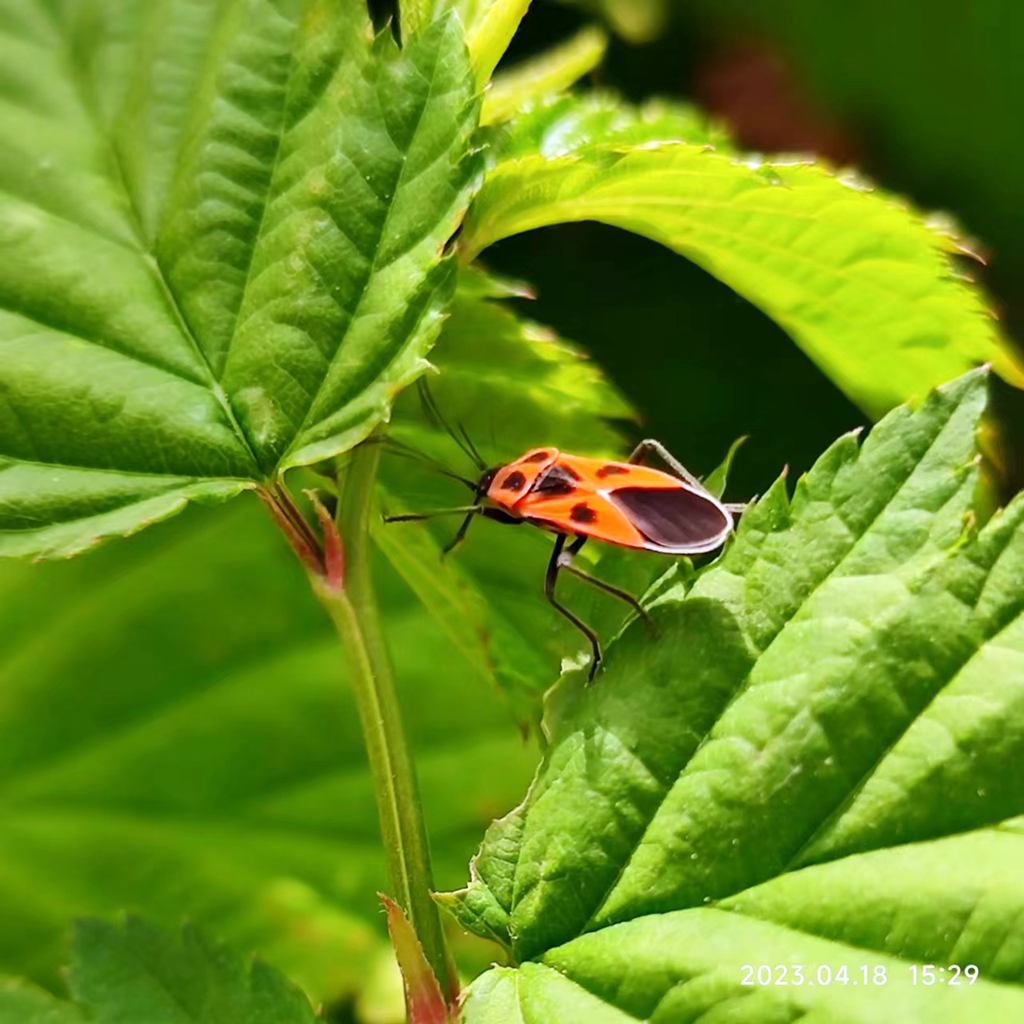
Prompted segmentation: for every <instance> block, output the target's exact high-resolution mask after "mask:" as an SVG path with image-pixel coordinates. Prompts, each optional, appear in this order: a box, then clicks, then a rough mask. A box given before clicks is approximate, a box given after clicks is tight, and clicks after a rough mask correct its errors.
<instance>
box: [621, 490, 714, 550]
mask: <svg viewBox="0 0 1024 1024" xmlns="http://www.w3.org/2000/svg"><path fill="white" fill-rule="evenodd" d="M607 497H608V501H609V502H610V503H611V504H613V505H614V506H615V507H616V508H618V509H620V510H621V511H622V512H623V514H624V515H625V516H626V517H627V518H628V519H629V521H630V523H632V525H633V526H634V527H635V528H636V529H637V530H638V531H639V532H640V533H641V534H642V535H643V536H644V538H645V539H646V540H647V541H648V542H649V543H648V544H647V545H645V546H646V547H650V548H652V549H653V550H657V551H673V552H678V553H680V554H700V553H701V552H703V551H714V550H715V548H718V547H721V545H722V544H723V543H724V542H725V539H726V537H728V536H729V533H730V532H731V531H732V517H731V516H730V515H729V513H728V512H727V511H726V509H724V508H722V506H721V505H719V504H718V502H717V501H715V500H714V499H712V498H710V497H708V496H707V495H705V494H702V493H700V492H698V491H694V490H691V489H690V488H689V487H687V486H686V485H685V484H681V485H680V486H678V487H672V488H668V487H659V488H652V487H633V486H629V487H617V488H616V489H615V490H613V491H610V492H609V493H608V496H607Z"/></svg>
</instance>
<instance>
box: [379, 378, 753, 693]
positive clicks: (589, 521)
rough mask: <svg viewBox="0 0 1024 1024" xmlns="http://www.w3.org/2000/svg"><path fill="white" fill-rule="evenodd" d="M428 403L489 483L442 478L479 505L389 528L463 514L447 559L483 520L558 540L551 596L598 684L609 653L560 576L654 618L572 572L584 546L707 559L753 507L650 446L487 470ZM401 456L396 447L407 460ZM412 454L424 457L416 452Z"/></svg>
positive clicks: (552, 452)
mask: <svg viewBox="0 0 1024 1024" xmlns="http://www.w3.org/2000/svg"><path fill="white" fill-rule="evenodd" d="M421 397H422V398H423V404H424V407H425V409H426V410H427V413H428V415H429V416H430V418H431V419H433V420H434V421H435V422H436V423H438V424H439V425H440V426H442V427H443V428H444V429H445V430H446V431H447V433H448V434H449V435H450V436H451V437H452V439H453V440H454V441H455V442H456V444H458V446H459V447H460V448H461V449H462V450H463V451H464V452H465V453H466V455H467V456H468V457H469V458H470V459H471V460H472V461H473V462H474V463H475V464H476V465H477V467H478V468H479V469H480V470H481V472H482V475H481V476H480V478H479V480H477V481H475V482H474V481H472V480H469V479H467V478H465V477H462V476H459V475H457V474H455V473H452V472H450V471H448V470H447V469H442V472H444V473H445V474H446V475H447V476H451V477H454V478H455V479H456V480H459V481H460V482H462V483H463V484H465V485H466V486H467V487H469V488H471V489H472V491H473V503H472V504H471V505H464V506H461V507H459V508H450V509H440V510H438V511H435V512H416V513H409V514H404V515H388V516H385V517H384V521H385V522H388V523H401V522H412V521H418V520H424V519H433V518H434V517H435V516H441V515H457V514H460V513H461V514H462V515H463V516H464V518H463V520H462V525H461V526H460V527H459V529H458V531H457V532H456V534H455V536H454V538H453V539H452V541H451V542H450V543H449V544H448V545H447V546H446V547H445V549H444V551H445V554H447V553H448V552H449V551H451V550H452V549H453V548H454V547H455V546H456V545H457V544H459V543H460V542H461V541H462V540H463V538H464V537H465V536H466V532H467V531H468V529H469V526H470V524H471V523H472V521H473V520H474V519H475V518H476V517H477V516H483V517H484V518H487V519H493V520H496V521H497V522H499V523H506V524H509V525H514V526H518V525H521V524H523V523H529V524H531V525H532V526H538V527H540V528H541V529H543V530H547V531H549V532H551V533H554V534H555V535H556V536H555V546H554V549H553V550H552V552H551V558H550V560H549V562H548V568H547V574H546V575H545V578H544V593H545V595H546V596H547V599H548V601H550V602H551V604H552V605H553V606H554V607H555V608H556V609H557V610H558V611H559V612H560V613H561V614H562V615H564V616H565V618H567V619H568V620H569V621H570V622H571V623H572V624H573V625H574V626H575V627H576V628H577V629H578V630H579V631H580V632H581V633H582V634H583V635H584V636H585V637H586V638H587V640H588V641H589V642H590V647H591V650H592V652H593V656H592V659H591V663H590V675H589V678H590V679H593V678H594V674H595V673H596V672H597V669H598V666H599V665H600V664H601V644H600V641H599V640H598V637H597V634H596V633H595V632H594V630H593V629H591V628H590V627H589V626H588V625H587V624H586V623H585V622H583V620H582V619H580V618H578V617H577V616H576V615H574V614H573V612H571V611H570V610H569V609H568V608H566V607H565V606H564V605H563V604H561V603H560V602H559V601H558V598H557V597H556V595H555V585H556V583H557V581H558V574H559V573H560V572H561V571H562V570H564V571H566V572H568V573H571V574H572V575H573V576H576V577H578V578H579V579H581V580H584V581H586V582H587V583H590V584H592V585H593V586H595V587H598V588H600V589H601V590H603V591H605V592H606V593H608V594H611V595H613V596H614V597H617V598H620V599H621V600H623V601H625V602H626V603H627V604H629V605H630V606H631V607H632V608H633V609H635V611H636V612H637V613H638V614H639V615H641V616H642V617H643V618H645V619H646V618H647V613H646V612H645V610H644V609H643V607H642V606H641V605H640V602H639V601H638V600H637V599H636V598H635V597H633V595H632V594H630V593H628V592H627V591H625V590H622V589H620V588H619V587H616V586H613V585H612V584H610V583H606V582H605V581H604V580H601V579H598V578H597V577H596V576H592V575H590V574H589V573H587V572H584V571H583V570H582V569H580V568H579V567H578V566H576V565H575V564H574V563H573V558H574V556H575V555H577V554H578V553H579V551H580V549H581V548H582V547H583V545H584V544H586V542H587V541H588V540H590V539H591V538H593V539H594V540H600V541H604V542H605V543H607V544H617V545H619V546H620V547H625V548H636V549H639V550H643V551H655V552H658V553H660V554H665V555H699V554H706V553H708V552H711V551H715V550H717V549H718V548H720V547H721V546H722V545H723V544H724V543H725V541H726V539H727V538H728V536H729V534H730V533H731V532H732V530H733V516H734V515H736V514H738V513H740V512H741V511H742V510H743V508H744V507H745V506H744V505H742V504H740V505H732V504H726V503H723V502H721V501H719V500H718V498H716V497H715V496H714V495H713V494H711V493H710V492H709V491H708V490H707V489H706V488H705V487H704V485H703V484H702V483H701V482H700V480H698V479H697V478H696V477H695V476H694V475H693V474H692V473H690V472H689V470H687V469H686V467H685V466H683V465H682V464H681V463H680V462H679V461H678V460H677V459H676V458H675V457H674V456H673V455H672V454H671V453H670V452H669V451H668V450H667V449H666V448H665V447H664V445H662V444H661V443H660V442H658V441H654V440H650V439H649V440H646V441H641V442H640V443H639V444H638V445H637V446H636V448H634V449H633V452H632V454H631V455H630V456H629V458H628V459H627V460H626V461H625V462H613V461H609V460H607V459H594V458H586V457H584V456H580V455H569V454H567V453H565V452H562V451H559V450H558V449H557V448H554V447H546V448H534V449H532V450H531V451H528V452H527V453H526V454H525V455H521V456H520V457H519V458H518V459H515V460H514V461H512V462H509V463H507V464H506V465H503V466H496V467H493V468H487V465H486V463H485V462H484V460H483V458H482V457H481V456H480V453H479V452H478V451H477V450H476V447H475V446H474V445H473V443H472V442H471V441H470V439H469V437H468V435H467V434H466V432H465V430H461V431H460V433H456V432H455V431H454V430H452V429H451V427H450V426H449V425H448V424H447V422H446V421H445V420H444V419H443V418H442V417H441V414H440V412H438V410H437V407H436V406H435V404H434V402H433V398H432V397H431V396H430V394H429V392H428V391H427V390H426V389H425V388H421ZM403 447H404V446H401V445H399V446H398V448H399V450H401V449H402V448H403ZM405 453H406V454H419V453H415V452H414V451H412V450H411V449H408V448H406V449H405ZM651 455H656V456H657V457H658V458H660V459H661V461H662V462H663V463H664V464H665V465H666V466H667V467H668V470H669V472H665V471H664V470H660V469H654V468H653V467H651V466H645V465H643V462H644V460H645V459H647V458H648V457H649V456H651ZM428 461H433V460H428Z"/></svg>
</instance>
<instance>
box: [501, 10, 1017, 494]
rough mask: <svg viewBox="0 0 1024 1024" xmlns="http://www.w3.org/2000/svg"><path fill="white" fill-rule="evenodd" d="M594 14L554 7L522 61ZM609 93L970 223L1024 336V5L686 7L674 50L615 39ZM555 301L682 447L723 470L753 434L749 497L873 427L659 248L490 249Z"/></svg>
mask: <svg viewBox="0 0 1024 1024" xmlns="http://www.w3.org/2000/svg"><path fill="white" fill-rule="evenodd" d="M588 20H590V19H589V15H588V12H587V11H586V10H585V9H583V8H580V7H568V6H561V5H559V4H556V3H552V2H535V3H534V5H533V7H532V8H531V10H530V12H529V14H528V15H527V17H526V20H525V22H524V24H523V27H522V29H521V31H520V34H519V36H518V37H517V39H516V42H515V44H514V48H513V51H512V54H511V57H512V58H513V59H514V58H515V57H518V56H524V55H527V54H529V53H531V52H534V51H536V50H538V49H542V48H545V47H547V46H550V45H552V43H553V42H555V41H556V40H558V39H561V38H563V37H564V36H566V35H568V34H569V33H571V32H572V31H573V30H574V29H576V28H577V27H579V26H580V25H581V24H584V23H585V22H587V21H588ZM596 83H597V84H599V85H603V86H606V87H609V88H613V89H615V90H617V91H619V92H622V93H624V94H625V95H627V96H629V97H631V98H634V99H640V98H644V97H648V96H651V95H663V96H673V97H676V98H681V99H684V100H689V101H692V102H695V103H697V104H699V105H700V106H702V107H704V108H705V109H709V110H710V111H712V112H713V113H714V114H715V115H716V116H717V117H719V118H720V119H722V120H723V121H725V122H726V123H728V124H729V125H730V126H731V128H732V130H733V132H734V133H735V134H736V135H737V137H738V139H739V142H740V143H741V145H743V146H744V147H745V148H748V149H752V150H757V151H761V152H766V153H771V152H789V153H792V152H815V153H818V154H820V155H822V156H824V157H826V158H828V159H830V160H831V161H833V162H835V163H837V164H839V165H842V166H846V165H851V166H856V167H857V168H859V169H860V170H862V171H863V172H864V173H866V174H867V175H868V177H869V178H871V179H873V180H875V181H876V182H878V183H879V184H880V185H882V186H884V187H885V188H886V189H889V190H893V191H897V192H901V193H904V194H906V195H907V196H909V197H910V198H911V199H912V200H913V201H914V202H915V203H916V204H918V205H919V206H921V207H922V208H923V209H925V210H929V211H931V210H939V211H943V212H948V213H950V214H952V216H953V217H954V219H955V220H956V221H957V222H958V223H959V225H960V226H961V228H962V229H963V230H964V231H965V232H966V233H967V235H968V236H969V237H970V238H972V239H976V240H977V246H978V248H979V250H980V251H981V252H982V253H984V255H985V258H986V261H987V266H984V267H983V266H981V265H980V264H974V263H970V264H968V263H966V261H965V263H964V266H963V267H962V269H963V270H964V271H965V272H968V273H970V274H971V276H973V277H975V278H976V279H978V280H980V282H981V283H982V284H983V286H984V287H985V289H986V291H987V293H988V296H989V304H990V306H991V307H992V308H994V309H995V310H996V311H997V313H998V315H999V317H1000V319H1001V321H1002V323H1003V326H1004V328H1005V330H1006V331H1007V333H1009V334H1010V335H1011V336H1012V337H1017V338H1020V337H1021V336H1022V334H1024V331H1022V327H1024V308H1022V304H1021V297H1020V294H1019V287H1018V281H1019V279H1020V275H1021V272H1022V270H1024V223H1022V221H1024V202H1022V200H1024V186H1022V184H1021V168H1022V167H1024V117H1022V104H1024V5H1021V4H1017V3H1015V2H1014V0H971V2H969V3H964V2H962V0H961V2H954V0H930V2H925V0H909V2H908V0H903V2H901V3H895V4H894V3H891V2H888V3H883V2H882V0H858V3H856V4H823V3H821V2H820V0H761V2H759V3H756V4H755V3H750V2H739V0H715V2H711V0H685V2H684V0H671V2H670V4H669V5H668V17H667V20H666V23H665V25H664V26H663V29H662V30H661V31H659V33H658V34H657V36H656V37H655V38H653V39H651V40H648V41H645V42H637V41H635V40H634V41H628V40H624V39H622V38H619V37H616V38H614V39H613V41H612V44H611V49H610V52H609V55H608V59H607V61H606V62H605V65H604V67H603V68H602V69H601V70H600V72H599V74H598V75H597V76H596ZM484 259H485V262H487V263H488V264H489V265H490V266H492V267H493V268H494V269H496V270H499V271H503V272H507V273H511V274H514V275H518V276H522V277H525V278H527V279H528V280H530V281H531V282H532V283H533V284H534V285H535V286H536V289H537V292H538V298H537V300H536V301H535V302H530V303H524V305H523V312H524V313H525V314H526V315H529V316H532V317H534V318H535V319H537V320H539V321H541V322H542V323H546V324H550V325H551V326H553V327H555V328H556V329H557V330H558V331H560V332H561V333H562V334H564V335H565V336H566V337H568V338H570V339H573V340H575V341H578V342H580V343H582V344H583V345H584V346H585V347H586V348H587V349H588V350H589V351H590V353H591V354H592V355H593V357H594V358H595V359H597V360H598V361H599V362H600V363H601V364H602V365H603V366H604V367H605V368H606V369H607V370H608V371H609V372H610V374H611V376H612V377H613V379H614V380H615V381H616V382H617V383H618V384H619V386H620V387H621V388H622V389H623V390H624V391H625V392H626V394H627V396H628V397H629V398H630V399H631V401H632V402H633V403H634V404H635V405H636V407H637V408H638V409H639V410H640V411H641V413H642V415H643V418H644V420H643V424H642V427H641V428H640V432H642V433H647V434H652V435H654V436H657V437H659V438H661V439H662V440H664V441H665V442H666V443H667V444H668V445H669V447H671V448H672V449H673V450H674V451H675V452H676V453H677V454H678V455H679V456H680V457H681V458H682V459H683V460H684V461H686V462H687V463H688V464H690V465H691V466H692V467H693V468H694V469H695V470H696V471H698V472H705V471H707V470H708V469H710V468H711V467H712V466H713V465H715V464H716V463H717V462H718V460H719V459H720V458H721V456H722V454H723V452H724V451H725V449H726V447H727V446H728V445H729V443H730V442H731V441H732V440H733V439H734V438H735V437H737V436H738V435H741V434H749V435H750V438H751V439H750V441H749V442H748V444H747V446H746V448H745V450H744V451H743V453H742V454H741V455H740V457H739V459H738V460H737V464H736V467H735V471H734V474H733V486H731V487H730V495H731V496H733V497H735V498H740V497H742V496H744V495H747V494H750V493H756V492H760V491H763V490H764V489H765V488H766V487H767V485H768V483H769V482H770V481H771V479H772V478H773V477H774V476H775V474H776V473H777V472H778V470H779V469H780V468H781V467H782V466H783V465H784V464H789V465H790V466H791V468H792V469H793V470H794V471H797V472H799V471H802V470H804V469H806V468H807V467H808V466H809V465H810V463H811V462H812V461H813V459H814V458H815V457H816V456H817V455H818V454H819V453H820V452H821V451H822V450H823V449H824V448H825V447H826V446H827V445H828V444H829V443H830V442H831V441H832V440H833V439H834V438H835V437H836V435H838V434H839V433H841V432H842V431H844V430H847V429H849V428H851V427H854V426H857V425H859V424H862V423H864V422H866V420H867V417H866V416H865V415H864V414H863V413H862V412H861V411H860V410H859V409H857V408H856V407H855V406H853V405H852V404H851V403H850V402H849V401H848V400H847V399H846V398H845V397H844V396H843V395H842V394H841V393H840V392H839V391H838V390H837V389H836V388H835V386H834V385H832V384H831V382H830V381H829V380H828V379H827V378H826V377H825V376H824V375H823V374H822V373H821V372H820V371H819V370H818V369H817V367H816V366H815V365H814V364H813V363H812V362H811V361H810V360H809V359H808V358H807V357H806V356H804V354H803V353H802V352H801V351H800V350H799V349H798V348H797V347H796V346H795V345H794V344H793V342H791V341H790V340H789V338H788V337H787V336H786V335H785V334H784V333H783V332H782V331H781V330H780V329H779V328H778V327H776V326H775V325H774V324H773V323H772V322H771V321H769V320H768V319H767V318H766V317H765V316H764V315H763V314H761V313H760V312H759V311H758V310H756V309H754V308H753V307H752V306H751V305H750V304H749V303H747V302H746V301H745V300H743V299H741V298H739V297H738V296H737V295H735V294H734V293H733V292H731V291H730V290H729V289H728V288H726V287H724V286H723V285H721V284H719V283H718V282H717V281H716V280H715V279H713V278H712V277H710V276H709V275H708V274H706V273H705V272H704V271H702V270H700V269H698V268H697V267H695V266H693V265H692V264H689V263H687V262H686V261H685V260H682V259H680V258H679V257H678V256H676V255H674V254H672V253H670V252H668V251H667V250H664V249H661V248H660V247H659V246H657V245H655V244H654V243H651V242H648V241H646V240H643V239H638V238H635V237H632V236H630V235H627V234H626V233H624V232H619V231H616V230H614V229H611V228H605V227H602V226H598V225H590V224H581V225H572V226H565V227H558V228H549V229H544V230H542V231H535V232H532V233H530V234H527V235H523V236H519V237H515V238H511V239H508V240H506V241H504V242H501V243H499V244H498V245H496V246H494V247H493V248H491V249H490V250H488V252H487V253H486V254H485V257H484ZM996 391H997V394H996V407H997V409H998V418H999V421H1000V426H1001V431H1000V433H1001V436H1002V443H1001V448H1000V450H999V452H998V469H999V470H1000V474H1001V476H1002V478H1003V479H1002V483H1003V486H1004V489H1006V490H1007V491H1008V490H1010V489H1016V488H1018V487H1019V486H1020V485H1021V484H1022V483H1024V458H1022V445H1021V439H1022V436H1024V401H1022V399H1021V395H1020V393H1018V392H1015V391H1012V390H1011V389H1009V388H1007V387H1005V386H1001V387H1000V386H998V385H997V388H996Z"/></svg>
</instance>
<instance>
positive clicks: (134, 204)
mask: <svg viewBox="0 0 1024 1024" xmlns="http://www.w3.org/2000/svg"><path fill="white" fill-rule="evenodd" d="M46 14H47V15H48V16H49V19H50V21H51V24H52V26H53V29H54V31H55V34H56V36H57V39H58V40H59V42H60V45H61V50H62V53H63V56H64V63H65V67H66V68H67V71H68V77H69V79H70V81H71V83H72V85H73V88H74V91H75V94H76V95H77V97H78V101H79V104H80V105H81V108H82V110H83V111H84V112H85V114H86V115H87V116H88V118H89V121H90V123H91V124H92V127H93V131H94V132H95V135H96V138H97V139H98V140H100V141H101V142H102V144H103V147H104V149H105V150H106V151H107V153H108V154H109V156H110V166H111V167H112V168H113V171H114V175H113V178H112V184H114V185H115V186H116V188H117V190H118V191H119V192H120V194H121V196H122V198H123V199H124V205H125V210H126V212H127V215H128V225H129V227H130V228H131V231H132V234H133V235H134V237H135V240H136V242H137V244H138V253H139V255H140V257H141V258H142V263H143V265H144V266H145V267H146V268H147V270H148V271H149V273H150V275H151V276H152V277H153V279H154V280H155V282H156V284H157V286H158V288H159V289H160V292H161V294H162V295H163V296H164V299H165V301H166V302H167V304H168V307H169V309H170V312H171V314H172V316H173V318H174V322H175V323H176V324H177V327H178V330H179V331H180V333H181V335H182V337H183V338H184V339H185V340H186V342H187V343H188V345H189V347H190V348H191V350H192V352H193V354H194V355H195V356H196V357H197V359H198V364H199V367H200V368H201V369H202V370H204V371H205V374H206V378H207V379H206V380H205V381H203V386H204V387H206V389H207V390H208V391H209V392H210V394H211V395H212V396H213V398H214V400H215V401H216V402H217V404H218V406H219V407H220V408H221V409H222V411H223V412H224V415H225V417H226V419H227V422H228V424H229V425H230V427H231V431H232V433H233V434H234V435H235V438H236V440H237V441H238V442H239V444H240V446H241V448H242V451H243V453H244V454H245V456H246V458H247V459H248V461H249V464H250V465H251V466H252V478H253V479H259V478H260V477H261V476H262V474H261V473H260V469H259V460H258V459H257V458H256V453H255V449H254V447H253V445H252V442H251V440H250V438H249V436H248V435H247V434H246V432H245V430H244V429H243V428H242V426H241V424H240V423H239V421H238V419H237V417H236V416H235V412H234V408H233V407H232V405H231V401H230V399H229V398H228V397H227V395H226V394H225V393H224V390H223V389H222V388H221V387H220V385H219V383H218V378H217V375H216V373H215V372H214V370H213V366H212V365H211V363H210V361H209V359H208V358H207V355H206V353H205V352H204V350H203V348H202V346H201V345H200V344H199V340H198V338H197V337H196V335H195V334H194V333H193V331H192V328H191V325H190V324H189V322H188V319H187V317H186V316H185V314H184V311H183V310H182V308H181V305H180V303H179V302H178V297H177V294H176V293H175V291H174V288H173V287H172V286H171V284H170V282H169V281H168V279H167V276H166V274H165V273H164V269H163V267H162V265H161V264H160V259H159V256H158V255H157V253H156V251H155V249H154V248H153V247H152V246H151V245H150V244H149V241H148V240H147V238H146V233H145V230H144V229H143V225H142V216H141V212H140V210H139V205H138V198H137V196H136V195H135V194H134V193H133V192H132V190H131V188H130V187H129V184H128V179H127V176H126V174H125V169H124V162H123V160H122V156H121V150H120V147H119V146H118V145H117V142H116V140H115V139H114V138H113V137H112V136H111V134H110V132H109V131H108V130H107V129H106V127H105V126H104V124H103V121H102V118H101V117H100V115H99V111H98V110H97V109H96V104H95V97H94V96H93V95H92V90H91V89H89V88H88V83H87V81H86V80H85V79H84V78H83V75H82V72H81V69H80V68H79V67H78V65H77V63H76V61H75V60H74V51H73V49H72V46H71V44H70V41H69V39H68V38H67V36H66V34H65V32H64V25H63V22H62V20H61V18H60V16H59V14H58V13H57V12H56V10H51V9H50V8H49V7H46ZM292 60H294V59H293V58H292ZM290 74H291V67H290V68H289V75H290ZM178 155H180V153H178V154H176V156H178ZM83 340H86V341H88V340H89V339H83ZM122 354H123V353H122ZM129 358H132V357H129ZM136 361H141V360H136ZM177 376H180V375H177ZM182 379H187V378H182ZM189 383H195V382H194V381H189Z"/></svg>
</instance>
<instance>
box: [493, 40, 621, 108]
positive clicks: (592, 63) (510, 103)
mask: <svg viewBox="0 0 1024 1024" xmlns="http://www.w3.org/2000/svg"><path fill="white" fill-rule="evenodd" d="M607 48H608V37H607V36H606V35H605V33H604V32H602V31H601V30H600V29H597V28H593V27H590V26H588V27H586V28H582V29H580V31H579V32H577V33H576V35H574V36H573V37H572V38H571V39H569V40H567V41H566V42H564V43H562V44H560V45H559V46H556V47H554V48H552V49H551V50H547V51H545V52H544V53H542V54H540V55H539V56H537V57H532V58H530V59H529V60H525V61H522V62H521V63H520V64H517V65H515V66H514V67H512V68H510V69H509V70H508V71H503V72H500V73H499V74H498V75H496V76H495V77H494V79H493V81H492V82H491V84H490V87H489V89H488V90H487V93H486V95H485V97H484V106H483V112H482V113H481V115H480V121H481V123H482V124H495V123H497V122H500V121H505V120H508V118H510V117H511V116H512V115H513V114H515V113H516V111H518V110H520V109H522V108H523V107H524V106H526V104H527V103H528V102H529V101H530V100H534V99H538V98H541V97H544V96H549V95H554V94H556V93H560V92H562V91H563V90H565V89H568V88H569V86H571V85H572V84H573V83H575V82H576V81H578V80H579V79H580V78H582V77H583V76H584V75H586V74H588V73H589V72H591V71H593V70H594V68H596V67H597V65H598V64H600V63H601V61H602V60H603V59H604V54H605V50H607Z"/></svg>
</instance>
